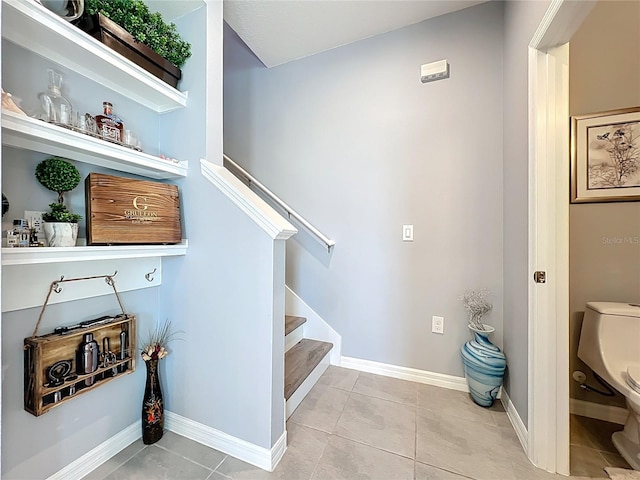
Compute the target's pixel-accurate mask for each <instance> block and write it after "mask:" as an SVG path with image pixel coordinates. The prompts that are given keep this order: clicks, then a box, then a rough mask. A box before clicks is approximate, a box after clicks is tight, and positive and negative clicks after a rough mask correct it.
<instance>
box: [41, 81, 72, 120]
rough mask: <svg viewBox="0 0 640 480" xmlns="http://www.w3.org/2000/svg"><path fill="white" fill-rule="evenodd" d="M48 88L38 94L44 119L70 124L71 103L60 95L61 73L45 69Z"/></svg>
mask: <svg viewBox="0 0 640 480" xmlns="http://www.w3.org/2000/svg"><path fill="white" fill-rule="evenodd" d="M47 73H48V74H49V89H48V90H47V91H46V92H42V93H40V94H39V95H38V97H39V98H40V103H41V104H42V109H43V110H44V119H45V120H46V121H47V122H50V123H57V124H61V125H71V123H72V122H71V118H72V116H71V103H70V102H69V100H67V99H66V98H65V97H64V96H63V95H62V74H61V73H60V72H56V71H55V70H52V69H49V70H47Z"/></svg>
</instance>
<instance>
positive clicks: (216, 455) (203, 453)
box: [154, 430, 227, 470]
mask: <svg viewBox="0 0 640 480" xmlns="http://www.w3.org/2000/svg"><path fill="white" fill-rule="evenodd" d="M154 445H156V446H158V447H162V448H164V449H165V450H169V451H171V452H174V453H177V454H178V455H181V456H183V457H184V458H186V459H188V460H191V461H192V462H194V463H197V464H198V465H202V466H203V467H207V468H210V469H211V470H215V468H216V467H217V466H218V465H220V464H221V463H222V461H223V460H224V459H225V457H226V456H227V455H226V454H224V453H222V452H220V451H218V450H215V449H213V448H209V447H207V446H206V445H202V444H201V443H198V442H195V441H193V440H190V439H188V438H186V437H183V436H181V435H178V434H176V433H173V432H169V431H167V430H165V432H164V434H163V435H162V438H161V439H160V440H159V441H158V442H157V443H155V444H154Z"/></svg>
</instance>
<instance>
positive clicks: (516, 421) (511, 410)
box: [500, 388, 529, 456]
mask: <svg viewBox="0 0 640 480" xmlns="http://www.w3.org/2000/svg"><path fill="white" fill-rule="evenodd" d="M500 401H501V402H502V405H503V406H504V409H505V411H506V412H507V417H508V418H509V421H510V422H511V425H512V426H513V429H514V430H515V431H516V435H517V436H518V440H520V444H521V445H522V448H523V449H524V452H525V454H526V455H527V456H529V432H528V430H527V427H525V426H524V422H523V421H522V418H520V415H519V414H518V411H517V410H516V407H515V406H514V405H513V403H512V402H511V399H510V398H509V394H508V393H507V391H506V390H505V389H504V388H503V389H502V397H501V398H500Z"/></svg>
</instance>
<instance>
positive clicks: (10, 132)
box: [2, 110, 187, 179]
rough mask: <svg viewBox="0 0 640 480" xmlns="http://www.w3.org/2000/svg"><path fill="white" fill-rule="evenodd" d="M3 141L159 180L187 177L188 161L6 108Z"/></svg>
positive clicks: (15, 145) (6, 143)
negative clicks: (166, 157) (111, 141)
mask: <svg viewBox="0 0 640 480" xmlns="http://www.w3.org/2000/svg"><path fill="white" fill-rule="evenodd" d="M2 144H3V145H8V146H10V147H15V148H21V149H25V150H31V151H35V152H41V153H46V154H49V155H58V156H61V157H64V158H69V159H71V160H77V161H79V162H84V163H89V164H92V165H99V166H101V167H107V168H111V169H114V170H118V171H121V172H129V173H134V174H136V175H143V176H145V177H149V178H155V179H167V178H178V177H185V176H186V175H187V162H186V161H182V162H179V163H176V162H173V161H171V160H165V159H162V158H160V157H155V156H153V155H149V154H147V153H143V152H138V151H137V150H133V149H131V148H127V147H124V146H122V145H118V144H115V143H110V142H107V141H104V140H101V139H99V138H95V137H92V136H89V135H85V134H83V133H79V132H75V131H73V130H69V129H67V128H64V127H59V126H57V125H53V124H50V123H46V122H43V121H41V120H36V119H33V118H31V117H27V116H26V115H20V114H17V113H13V112H9V111H5V110H3V111H2Z"/></svg>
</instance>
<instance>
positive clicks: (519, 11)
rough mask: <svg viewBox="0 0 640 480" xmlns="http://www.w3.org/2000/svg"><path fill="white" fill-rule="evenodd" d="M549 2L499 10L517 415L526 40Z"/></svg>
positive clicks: (524, 363)
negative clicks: (502, 13) (502, 63)
mask: <svg viewBox="0 0 640 480" xmlns="http://www.w3.org/2000/svg"><path fill="white" fill-rule="evenodd" d="M548 5H549V2H548V1H547V0H544V1H510V2H506V3H505V10H504V101H503V102H504V103H503V105H504V125H505V129H504V143H503V154H504V184H503V186H502V188H503V189H504V236H503V242H504V271H503V275H504V351H505V354H506V355H507V360H508V364H507V375H506V378H505V389H506V390H507V393H508V394H509V397H510V399H511V401H512V402H513V404H514V406H515V408H516V410H517V411H518V414H519V416H520V418H521V419H522V421H523V422H524V423H525V425H526V424H527V411H528V293H527V292H528V282H529V281H530V278H531V275H530V273H531V272H529V268H528V243H529V238H528V235H529V233H528V223H529V219H528V215H529V214H528V201H529V199H528V195H529V193H528V192H529V174H528V168H529V166H528V165H529V164H528V161H529V139H528V128H529V120H528V116H529V104H528V63H527V62H528V60H527V59H528V46H529V42H530V41H531V38H532V37H533V34H534V33H535V31H536V29H537V28H538V25H539V24H540V21H541V19H542V17H543V15H544V13H545V12H546V10H547V7H548Z"/></svg>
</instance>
